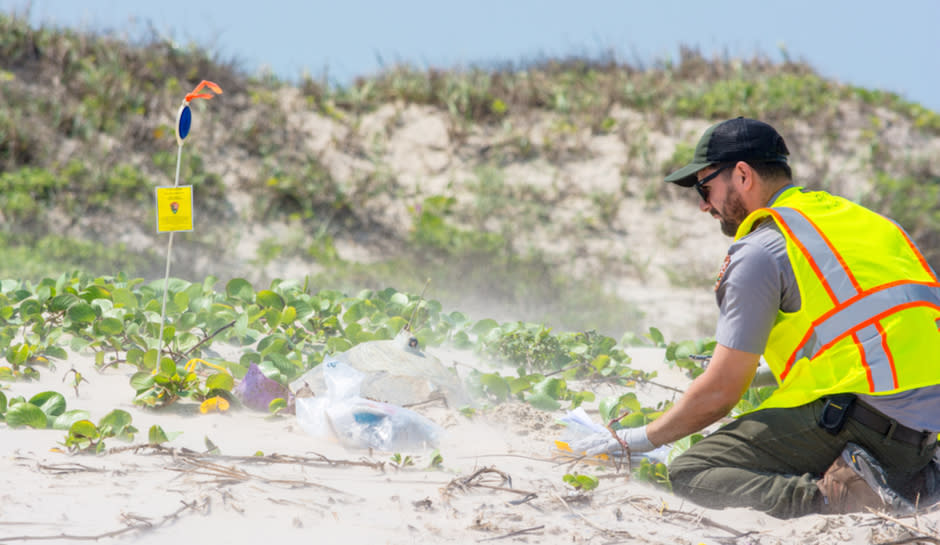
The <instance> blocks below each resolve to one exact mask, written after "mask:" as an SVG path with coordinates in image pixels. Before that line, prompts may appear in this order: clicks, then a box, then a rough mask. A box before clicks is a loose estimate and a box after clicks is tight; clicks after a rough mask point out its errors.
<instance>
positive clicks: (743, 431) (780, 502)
mask: <svg viewBox="0 0 940 545" xmlns="http://www.w3.org/2000/svg"><path fill="white" fill-rule="evenodd" d="M822 408H823V402H822V401H819V400H817V401H814V402H812V403H809V404H807V405H803V406H801V407H794V408H790V409H764V410H761V411H757V412H754V413H750V414H747V415H744V416H742V417H740V418H738V419H736V420H735V421H734V422H731V423H730V424H728V425H726V426H724V427H722V428H721V429H719V430H718V431H716V432H715V433H712V434H711V435H709V436H708V437H706V438H705V439H702V440H701V441H699V442H698V443H696V444H695V445H693V446H692V448H690V449H689V450H687V451H686V452H684V453H683V454H682V455H680V456H678V457H677V458H676V459H675V460H674V461H673V462H672V464H670V465H669V478H670V480H671V481H672V486H673V490H674V491H675V493H676V494H678V495H679V496H682V497H684V498H688V499H689V500H691V501H693V502H695V503H697V504H699V505H702V506H704V507H709V508H716V509H720V508H725V507H750V508H753V509H757V510H759V511H764V512H766V513H768V514H770V515H773V516H775V517H779V518H790V517H798V516H801V515H805V514H809V513H813V512H816V505H817V504H816V501H817V499H816V497H817V494H818V489H817V487H816V481H817V480H818V479H819V478H820V477H821V476H822V474H823V473H824V472H825V471H826V470H827V469H828V468H829V466H830V465H831V464H832V462H833V461H835V459H836V457H837V456H839V454H840V453H841V452H842V450H843V449H844V448H845V444H846V443H848V442H853V443H856V444H858V445H860V446H862V447H863V448H864V449H865V450H867V451H868V452H869V453H871V454H872V455H873V456H874V457H875V459H876V460H878V461H879V462H880V463H881V465H882V467H883V469H884V470H885V473H886V476H887V478H888V482H889V484H891V486H892V487H893V488H895V489H896V490H899V491H903V490H905V486H906V485H907V484H908V483H909V482H911V480H912V478H913V477H914V476H915V475H916V474H917V473H918V472H919V471H921V470H922V469H923V468H924V467H925V466H926V465H927V463H928V462H930V459H931V457H932V456H933V454H934V451H935V450H936V444H934V445H932V446H931V447H930V448H927V449H922V448H921V447H915V446H913V445H909V444H907V443H902V442H900V441H896V440H894V439H888V438H886V437H885V436H884V435H882V434H879V433H877V432H875V431H874V430H871V429H870V428H868V427H866V426H863V425H862V424H860V423H858V422H856V421H854V420H852V419H849V420H848V421H847V422H846V424H845V427H844V428H843V429H842V431H841V432H839V433H838V434H837V435H833V434H830V433H829V432H827V431H826V430H824V429H822V428H820V427H819V425H818V424H817V422H818V420H819V415H820V413H821V411H822ZM922 450H924V452H921V451H922Z"/></svg>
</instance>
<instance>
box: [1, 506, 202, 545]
mask: <svg viewBox="0 0 940 545" xmlns="http://www.w3.org/2000/svg"><path fill="white" fill-rule="evenodd" d="M181 503H182V504H183V506H182V507H180V508H179V509H177V510H176V511H174V512H172V513H170V514H168V515H164V517H163V518H162V519H160V521H159V522H156V523H153V522H150V521H149V520H145V519H144V518H143V517H139V516H133V517H130V516H126V515H125V516H124V517H123V519H124V521H125V522H127V523H128V526H126V527H124V528H121V529H119V530H112V531H110V532H105V533H103V534H97V535H88V536H81V535H74V534H64V533H63V534H58V535H54V536H13V537H4V538H0V544H6V543H13V542H15V541H53V540H73V541H98V540H101V539H105V538H108V537H117V536H119V535H123V534H126V533H129V532H134V531H146V530H153V529H155V528H158V527H160V526H162V525H164V524H166V523H167V522H169V521H171V520H174V519H177V518H179V516H180V515H182V514H183V513H185V512H186V511H196V510H203V511H205V510H206V509H208V507H209V498H208V497H206V498H203V499H202V502H201V503H200V502H197V501H192V502H190V503H186V502H181ZM135 520H136V521H137V522H133V521H135Z"/></svg>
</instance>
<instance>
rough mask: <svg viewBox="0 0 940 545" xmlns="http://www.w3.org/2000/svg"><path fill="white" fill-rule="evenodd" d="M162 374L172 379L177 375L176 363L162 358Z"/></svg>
mask: <svg viewBox="0 0 940 545" xmlns="http://www.w3.org/2000/svg"><path fill="white" fill-rule="evenodd" d="M160 359H161V360H162V361H160V374H161V375H165V376H167V377H172V376H173V375H175V374H176V363H175V362H174V361H173V360H172V359H170V358H160Z"/></svg>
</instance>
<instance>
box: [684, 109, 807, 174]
mask: <svg viewBox="0 0 940 545" xmlns="http://www.w3.org/2000/svg"><path fill="white" fill-rule="evenodd" d="M787 155H790V150H788V149H787V144H786V143H785V142H784V141H783V137H782V136H780V134H779V133H778V132H777V131H776V129H774V128H773V127H771V126H770V125H768V124H767V123H764V122H763V121H758V120H756V119H748V118H746V117H737V118H734V119H729V120H727V121H722V122H721V123H718V124H717V125H712V126H711V127H709V128H708V129H707V130H706V131H705V134H703V135H702V138H701V139H699V141H698V145H697V146H695V155H694V156H692V162H691V163H689V164H688V165H686V166H684V167H682V168H680V169H679V170H677V171H675V172H673V173H672V174H670V175H669V176H666V181H667V182H672V183H675V184H679V185H681V186H683V187H692V186H693V185H695V182H696V181H697V180H696V177H695V173H697V172H698V171H700V170H702V169H703V168H705V167H707V166H709V165H714V164H718V163H728V162H733V161H760V162H776V163H786V162H787Z"/></svg>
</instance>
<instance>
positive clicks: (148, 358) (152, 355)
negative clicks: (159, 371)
mask: <svg viewBox="0 0 940 545" xmlns="http://www.w3.org/2000/svg"><path fill="white" fill-rule="evenodd" d="M156 367H157V349H156V348H151V349H150V350H147V352H145V353H144V368H145V369H155V368H156Z"/></svg>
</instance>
